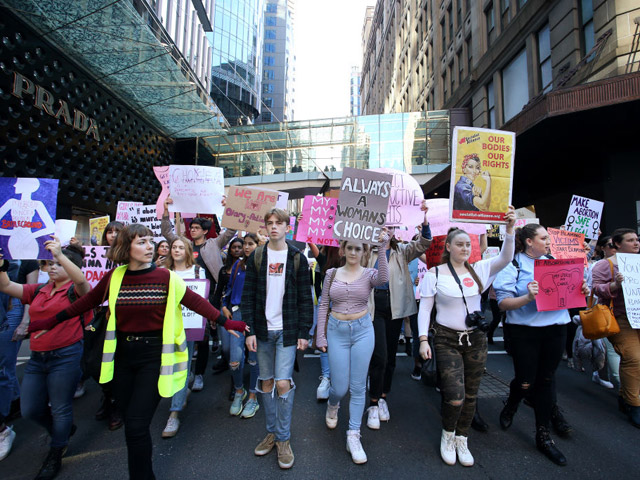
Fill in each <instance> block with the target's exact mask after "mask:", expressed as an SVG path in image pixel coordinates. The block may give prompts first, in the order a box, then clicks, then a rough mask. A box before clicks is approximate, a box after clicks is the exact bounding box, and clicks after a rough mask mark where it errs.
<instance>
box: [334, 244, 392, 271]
mask: <svg viewBox="0 0 640 480" xmlns="http://www.w3.org/2000/svg"><path fill="white" fill-rule="evenodd" d="M349 242H351V240H342V241H341V242H340V250H339V252H341V253H342V255H340V256H341V257H342V258H344V257H345V254H344V249H345V247H346V246H347V243H349ZM352 243H361V242H352ZM379 248H382V246H380V247H379ZM370 252H371V250H370V249H369V244H367V243H363V244H362V260H361V261H360V265H362V266H363V267H366V266H367V265H368V264H369V254H370ZM327 263H328V262H327ZM345 263H346V261H345V262H344V263H342V265H344V264H345ZM325 271H326V270H325Z"/></svg>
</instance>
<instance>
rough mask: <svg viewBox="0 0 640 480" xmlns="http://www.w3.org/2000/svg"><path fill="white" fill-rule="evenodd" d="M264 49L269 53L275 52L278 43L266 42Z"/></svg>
mask: <svg viewBox="0 0 640 480" xmlns="http://www.w3.org/2000/svg"><path fill="white" fill-rule="evenodd" d="M264 51H265V52H268V53H275V51H276V44H275V43H265V44H264Z"/></svg>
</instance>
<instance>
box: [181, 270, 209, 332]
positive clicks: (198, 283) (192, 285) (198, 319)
mask: <svg viewBox="0 0 640 480" xmlns="http://www.w3.org/2000/svg"><path fill="white" fill-rule="evenodd" d="M184 283H186V284H187V288H188V289H189V290H192V291H194V292H195V293H197V294H198V295H200V296H201V297H203V298H209V280H198V279H188V280H185V281H184ZM181 307H182V324H183V326H184V333H185V335H186V337H187V341H188V342H192V341H194V342H199V341H200V340H202V339H204V331H205V325H206V323H205V322H206V321H207V320H206V318H204V317H203V316H202V315H198V314H197V313H196V312H194V311H193V310H189V309H188V308H187V307H185V306H184V305H181Z"/></svg>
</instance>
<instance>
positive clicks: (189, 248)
mask: <svg viewBox="0 0 640 480" xmlns="http://www.w3.org/2000/svg"><path fill="white" fill-rule="evenodd" d="M178 240H180V241H181V242H182V243H183V244H184V254H185V262H184V263H185V266H186V267H187V268H191V267H192V266H193V264H194V261H193V245H192V244H191V240H189V239H188V238H187V237H183V236H182V235H181V236H179V237H176V238H174V239H173V240H172V241H171V243H170V244H169V256H168V257H167V260H166V263H165V266H166V267H167V268H168V269H169V270H175V264H174V263H173V255H171V250H172V249H173V244H174V243H176V242H177V241H178Z"/></svg>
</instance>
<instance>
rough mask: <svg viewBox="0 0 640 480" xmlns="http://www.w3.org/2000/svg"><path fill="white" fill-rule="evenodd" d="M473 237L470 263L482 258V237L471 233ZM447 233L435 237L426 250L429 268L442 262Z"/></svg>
mask: <svg viewBox="0 0 640 480" xmlns="http://www.w3.org/2000/svg"><path fill="white" fill-rule="evenodd" d="M469 238H470V239H471V256H470V257H469V263H471V264H474V263H476V262H479V261H480V260H482V256H481V255H480V238H479V237H478V235H469ZM446 239H447V236H446V235H439V236H437V237H433V241H432V242H431V245H429V248H428V249H427V251H426V252H425V255H426V257H427V268H431V267H435V266H437V265H441V264H442V254H443V253H444V245H445V240H446Z"/></svg>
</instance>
